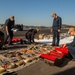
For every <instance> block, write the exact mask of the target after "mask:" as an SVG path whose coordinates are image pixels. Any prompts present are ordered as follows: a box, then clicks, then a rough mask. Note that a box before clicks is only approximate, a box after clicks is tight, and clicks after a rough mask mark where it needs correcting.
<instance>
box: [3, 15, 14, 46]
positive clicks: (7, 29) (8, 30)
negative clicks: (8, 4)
mask: <svg viewBox="0 0 75 75" xmlns="http://www.w3.org/2000/svg"><path fill="white" fill-rule="evenodd" d="M14 24H15V20H14V16H10V18H9V19H7V20H6V21H5V25H4V44H6V42H7V40H8V45H12V38H13V31H12V28H14ZM8 38H9V39H8Z"/></svg>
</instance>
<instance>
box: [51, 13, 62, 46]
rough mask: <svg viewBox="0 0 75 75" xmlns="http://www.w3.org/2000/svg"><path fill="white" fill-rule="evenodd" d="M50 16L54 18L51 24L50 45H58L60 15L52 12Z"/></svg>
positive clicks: (60, 25)
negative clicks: (51, 38)
mask: <svg viewBox="0 0 75 75" xmlns="http://www.w3.org/2000/svg"><path fill="white" fill-rule="evenodd" d="M52 17H53V18H54V19H53V25H52V34H53V41H52V45H51V46H59V41H60V32H61V27H62V19H61V17H59V16H57V14H56V13H52Z"/></svg>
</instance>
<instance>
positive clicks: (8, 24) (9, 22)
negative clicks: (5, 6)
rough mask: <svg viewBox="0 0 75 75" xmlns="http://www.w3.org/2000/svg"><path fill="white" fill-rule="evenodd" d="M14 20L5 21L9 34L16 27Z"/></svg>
mask: <svg viewBox="0 0 75 75" xmlns="http://www.w3.org/2000/svg"><path fill="white" fill-rule="evenodd" d="M14 22H15V21H14V20H13V21H11V20H10V18H9V19H7V20H6V21H5V26H4V31H6V26H8V32H9V33H10V32H11V29H12V28H13V27H14Z"/></svg>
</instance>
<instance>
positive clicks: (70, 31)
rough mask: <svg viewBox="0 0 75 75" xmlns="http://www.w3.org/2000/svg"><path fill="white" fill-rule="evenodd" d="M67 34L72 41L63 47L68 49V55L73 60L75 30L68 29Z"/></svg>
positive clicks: (74, 53)
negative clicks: (71, 37)
mask: <svg viewBox="0 0 75 75" xmlns="http://www.w3.org/2000/svg"><path fill="white" fill-rule="evenodd" d="M68 33H69V34H70V35H71V36H74V39H73V41H72V42H71V43H67V44H65V45H64V46H67V48H68V51H69V53H70V55H71V56H72V57H73V59H74V60H75V28H73V27H72V28H70V29H69V31H68Z"/></svg>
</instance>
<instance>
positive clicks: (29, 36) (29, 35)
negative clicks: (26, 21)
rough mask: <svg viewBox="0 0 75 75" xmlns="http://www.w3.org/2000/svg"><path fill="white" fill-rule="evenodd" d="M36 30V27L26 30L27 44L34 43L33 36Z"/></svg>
mask: <svg viewBox="0 0 75 75" xmlns="http://www.w3.org/2000/svg"><path fill="white" fill-rule="evenodd" d="M38 31H39V29H38V28H37V29H29V30H28V31H27V33H26V34H25V37H26V39H27V43H28V44H31V43H34V36H35V34H36V33H37V32H38Z"/></svg>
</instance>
